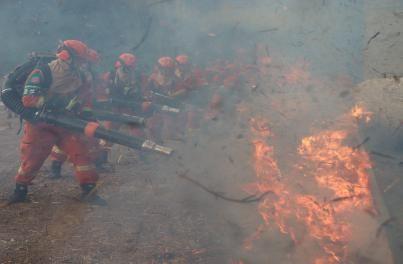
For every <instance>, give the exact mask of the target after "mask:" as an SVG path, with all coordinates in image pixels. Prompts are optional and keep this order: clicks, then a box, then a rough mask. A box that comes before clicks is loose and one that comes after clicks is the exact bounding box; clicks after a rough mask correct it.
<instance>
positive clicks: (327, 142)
mask: <svg viewBox="0 0 403 264" xmlns="http://www.w3.org/2000/svg"><path fill="white" fill-rule="evenodd" d="M251 131H252V133H253V135H254V137H255V139H254V140H253V141H252V143H253V147H254V151H253V164H254V169H255V174H256V178H257V182H256V183H255V184H254V185H250V186H255V192H256V191H259V192H261V193H263V192H267V191H272V192H273V193H274V194H275V196H274V198H273V196H267V197H265V198H264V199H263V200H262V201H261V202H260V204H259V207H258V210H259V213H260V215H261V217H262V219H263V220H264V225H265V226H269V225H272V224H275V225H276V226H277V227H278V229H279V231H280V232H282V233H283V234H287V235H289V236H290V238H291V239H292V240H293V241H294V242H295V243H297V244H298V243H299V242H301V240H300V239H298V235H297V233H296V230H297V229H298V230H299V229H300V227H302V228H303V229H304V230H305V232H306V233H307V236H308V237H309V239H310V240H312V241H315V244H317V245H320V248H321V251H320V252H319V253H318V255H317V256H315V258H314V260H313V261H312V263H315V264H321V263H342V262H344V261H346V258H347V245H348V242H349V241H350V240H351V236H352V227H351V225H350V222H349V215H351V213H353V212H354V211H355V210H357V209H359V210H365V211H372V212H373V211H375V210H374V208H373V200H372V194H371V192H370V186H369V177H368V170H369V169H370V168H371V163H370V159H369V156H368V154H367V153H366V152H365V151H361V150H356V149H353V148H352V147H349V146H346V145H345V144H344V141H345V139H346V138H347V136H348V133H347V131H344V130H335V131H323V132H321V133H318V134H316V135H314V136H309V137H306V138H303V139H302V141H301V144H300V146H299V148H298V153H299V154H300V156H301V161H300V162H298V163H297V164H296V168H298V169H299V170H301V172H302V173H301V175H304V176H305V177H307V180H309V181H311V182H312V186H313V188H314V189H313V190H311V192H310V193H309V194H305V193H306V192H304V194H300V193H299V192H298V191H296V188H293V185H294V184H295V179H292V178H288V177H285V178H283V177H282V175H281V171H280V168H279V166H278V164H277V162H276V159H275V155H274V148H273V147H272V146H270V145H269V144H268V143H267V141H268V139H269V137H270V136H271V135H272V133H271V131H270V129H269V126H268V122H267V121H266V120H264V119H261V118H255V119H251ZM263 231H264V226H261V227H259V229H258V230H257V231H256V232H255V234H253V235H252V236H251V237H250V238H249V239H248V240H246V241H245V248H247V249H250V248H251V247H252V242H253V241H254V240H257V239H258V238H259V237H260V235H261V234H262V233H263Z"/></svg>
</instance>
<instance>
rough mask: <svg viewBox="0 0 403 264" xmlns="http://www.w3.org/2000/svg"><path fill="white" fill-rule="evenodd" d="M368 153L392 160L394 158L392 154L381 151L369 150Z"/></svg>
mask: <svg viewBox="0 0 403 264" xmlns="http://www.w3.org/2000/svg"><path fill="white" fill-rule="evenodd" d="M370 154H372V155H376V156H379V157H382V158H386V159H393V160H395V159H396V157H393V156H391V155H388V154H383V153H381V152H377V151H371V152H370Z"/></svg>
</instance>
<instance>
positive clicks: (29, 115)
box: [21, 107, 41, 124]
mask: <svg viewBox="0 0 403 264" xmlns="http://www.w3.org/2000/svg"><path fill="white" fill-rule="evenodd" d="M21 117H22V119H24V120H27V121H28V122H30V123H33V124H35V123H38V122H40V121H41V118H40V117H41V116H40V111H39V110H38V109H37V108H27V107H26V108H24V110H23V111H22V113H21Z"/></svg>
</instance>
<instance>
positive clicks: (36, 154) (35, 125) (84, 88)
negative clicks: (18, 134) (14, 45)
mask: <svg viewBox="0 0 403 264" xmlns="http://www.w3.org/2000/svg"><path fill="white" fill-rule="evenodd" d="M88 50H89V48H88V47H87V45H86V44H84V43H83V42H81V41H78V40H66V41H63V42H62V43H61V44H60V46H59V47H58V50H57V59H55V60H53V61H51V62H50V63H48V64H44V65H38V66H37V67H36V68H35V69H34V70H33V71H32V72H31V74H30V75H29V76H28V78H27V81H26V83H25V87H24V93H23V96H22V103H23V105H24V107H25V108H27V109H31V110H32V111H31V112H32V115H31V116H30V117H26V120H27V122H26V123H25V125H24V135H23V137H22V139H21V145H20V150H21V165H20V167H19V169H18V172H17V175H16V176H15V180H16V188H15V190H14V193H13V195H12V196H11V197H10V199H9V203H18V202H24V201H25V200H26V198H27V192H28V186H29V185H30V184H31V182H32V180H33V179H34V178H35V176H36V174H37V172H38V171H39V170H40V168H41V167H42V165H43V163H44V161H45V160H46V158H47V157H48V156H49V154H50V153H51V150H52V147H53V146H54V145H56V146H57V147H59V148H60V149H61V150H62V151H64V152H65V153H66V154H67V157H68V160H69V161H70V162H72V164H73V165H74V169H75V176H76V178H77V180H78V182H79V183H80V185H81V189H82V195H81V199H82V200H83V201H88V202H91V203H96V204H105V201H104V200H103V199H102V198H100V197H99V196H98V195H97V194H96V192H95V190H94V188H95V186H96V183H97V180H98V175H97V172H96V171H95V168H94V165H93V162H92V160H91V157H90V154H89V153H88V148H89V146H88V142H87V140H85V138H84V136H83V135H80V134H76V133H74V132H71V131H68V130H66V129H64V128H61V127H56V126H53V125H50V124H47V123H44V122H42V121H41V119H39V118H37V116H38V115H37V113H38V112H37V111H36V110H43V109H44V108H45V109H46V110H47V111H53V112H55V113H58V114H60V115H72V116H77V115H82V114H85V113H84V112H85V110H86V107H88V106H90V98H88V84H87V83H86V81H85V77H83V72H82V71H81V70H80V68H81V66H82V65H83V64H85V63H87V62H88V60H89V59H90V58H89V52H88Z"/></svg>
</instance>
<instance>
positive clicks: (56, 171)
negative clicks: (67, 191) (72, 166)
mask: <svg viewBox="0 0 403 264" xmlns="http://www.w3.org/2000/svg"><path fill="white" fill-rule="evenodd" d="M62 165H63V162H61V161H58V160H53V161H52V165H51V167H50V176H49V178H50V179H52V180H57V179H60V178H61V177H62V173H61V172H62Z"/></svg>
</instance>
